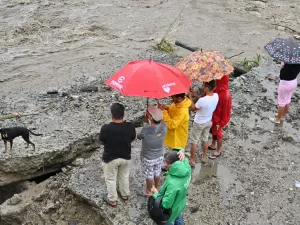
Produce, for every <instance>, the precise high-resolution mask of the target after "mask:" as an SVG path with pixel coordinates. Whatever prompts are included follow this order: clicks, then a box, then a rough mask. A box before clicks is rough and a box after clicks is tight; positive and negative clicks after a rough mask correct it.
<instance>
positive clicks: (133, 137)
mask: <svg viewBox="0 0 300 225" xmlns="http://www.w3.org/2000/svg"><path fill="white" fill-rule="evenodd" d="M136 138H137V135H136V131H135V127H134V125H133V124H132V137H131V142H133V141H134V140H135V139H136Z"/></svg>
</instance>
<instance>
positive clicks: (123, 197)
mask: <svg viewBox="0 0 300 225" xmlns="http://www.w3.org/2000/svg"><path fill="white" fill-rule="evenodd" d="M117 193H118V195H120V197H121V199H122V200H123V201H127V200H128V196H122V195H121V192H120V190H117Z"/></svg>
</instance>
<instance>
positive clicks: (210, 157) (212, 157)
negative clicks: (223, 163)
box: [208, 152, 222, 160]
mask: <svg viewBox="0 0 300 225" xmlns="http://www.w3.org/2000/svg"><path fill="white" fill-rule="evenodd" d="M221 154H222V152H220V154H219V155H216V154H215V152H214V154H213V155H212V156H209V157H208V158H209V159H212V160H214V159H216V158H218V157H219V156H221Z"/></svg>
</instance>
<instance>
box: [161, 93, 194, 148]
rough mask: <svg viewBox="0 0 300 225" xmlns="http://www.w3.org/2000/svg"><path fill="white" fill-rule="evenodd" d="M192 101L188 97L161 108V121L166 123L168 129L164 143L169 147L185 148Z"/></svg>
mask: <svg viewBox="0 0 300 225" xmlns="http://www.w3.org/2000/svg"><path fill="white" fill-rule="evenodd" d="M191 104H192V102H191V100H190V99H189V98H187V97H185V99H184V100H183V101H182V102H180V103H177V104H174V103H173V104H172V105H170V106H167V110H163V116H164V117H163V121H164V122H165V123H166V124H167V127H168V131H167V134H166V138H165V142H164V144H165V145H167V146H168V147H170V148H185V146H186V143H187V140H188V128H189V120H190V114H189V107H190V106H191Z"/></svg>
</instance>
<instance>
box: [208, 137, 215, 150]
mask: <svg viewBox="0 0 300 225" xmlns="http://www.w3.org/2000/svg"><path fill="white" fill-rule="evenodd" d="M216 144H217V138H216V136H215V135H213V139H212V142H211V144H210V145H209V148H210V149H215V148H216Z"/></svg>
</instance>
